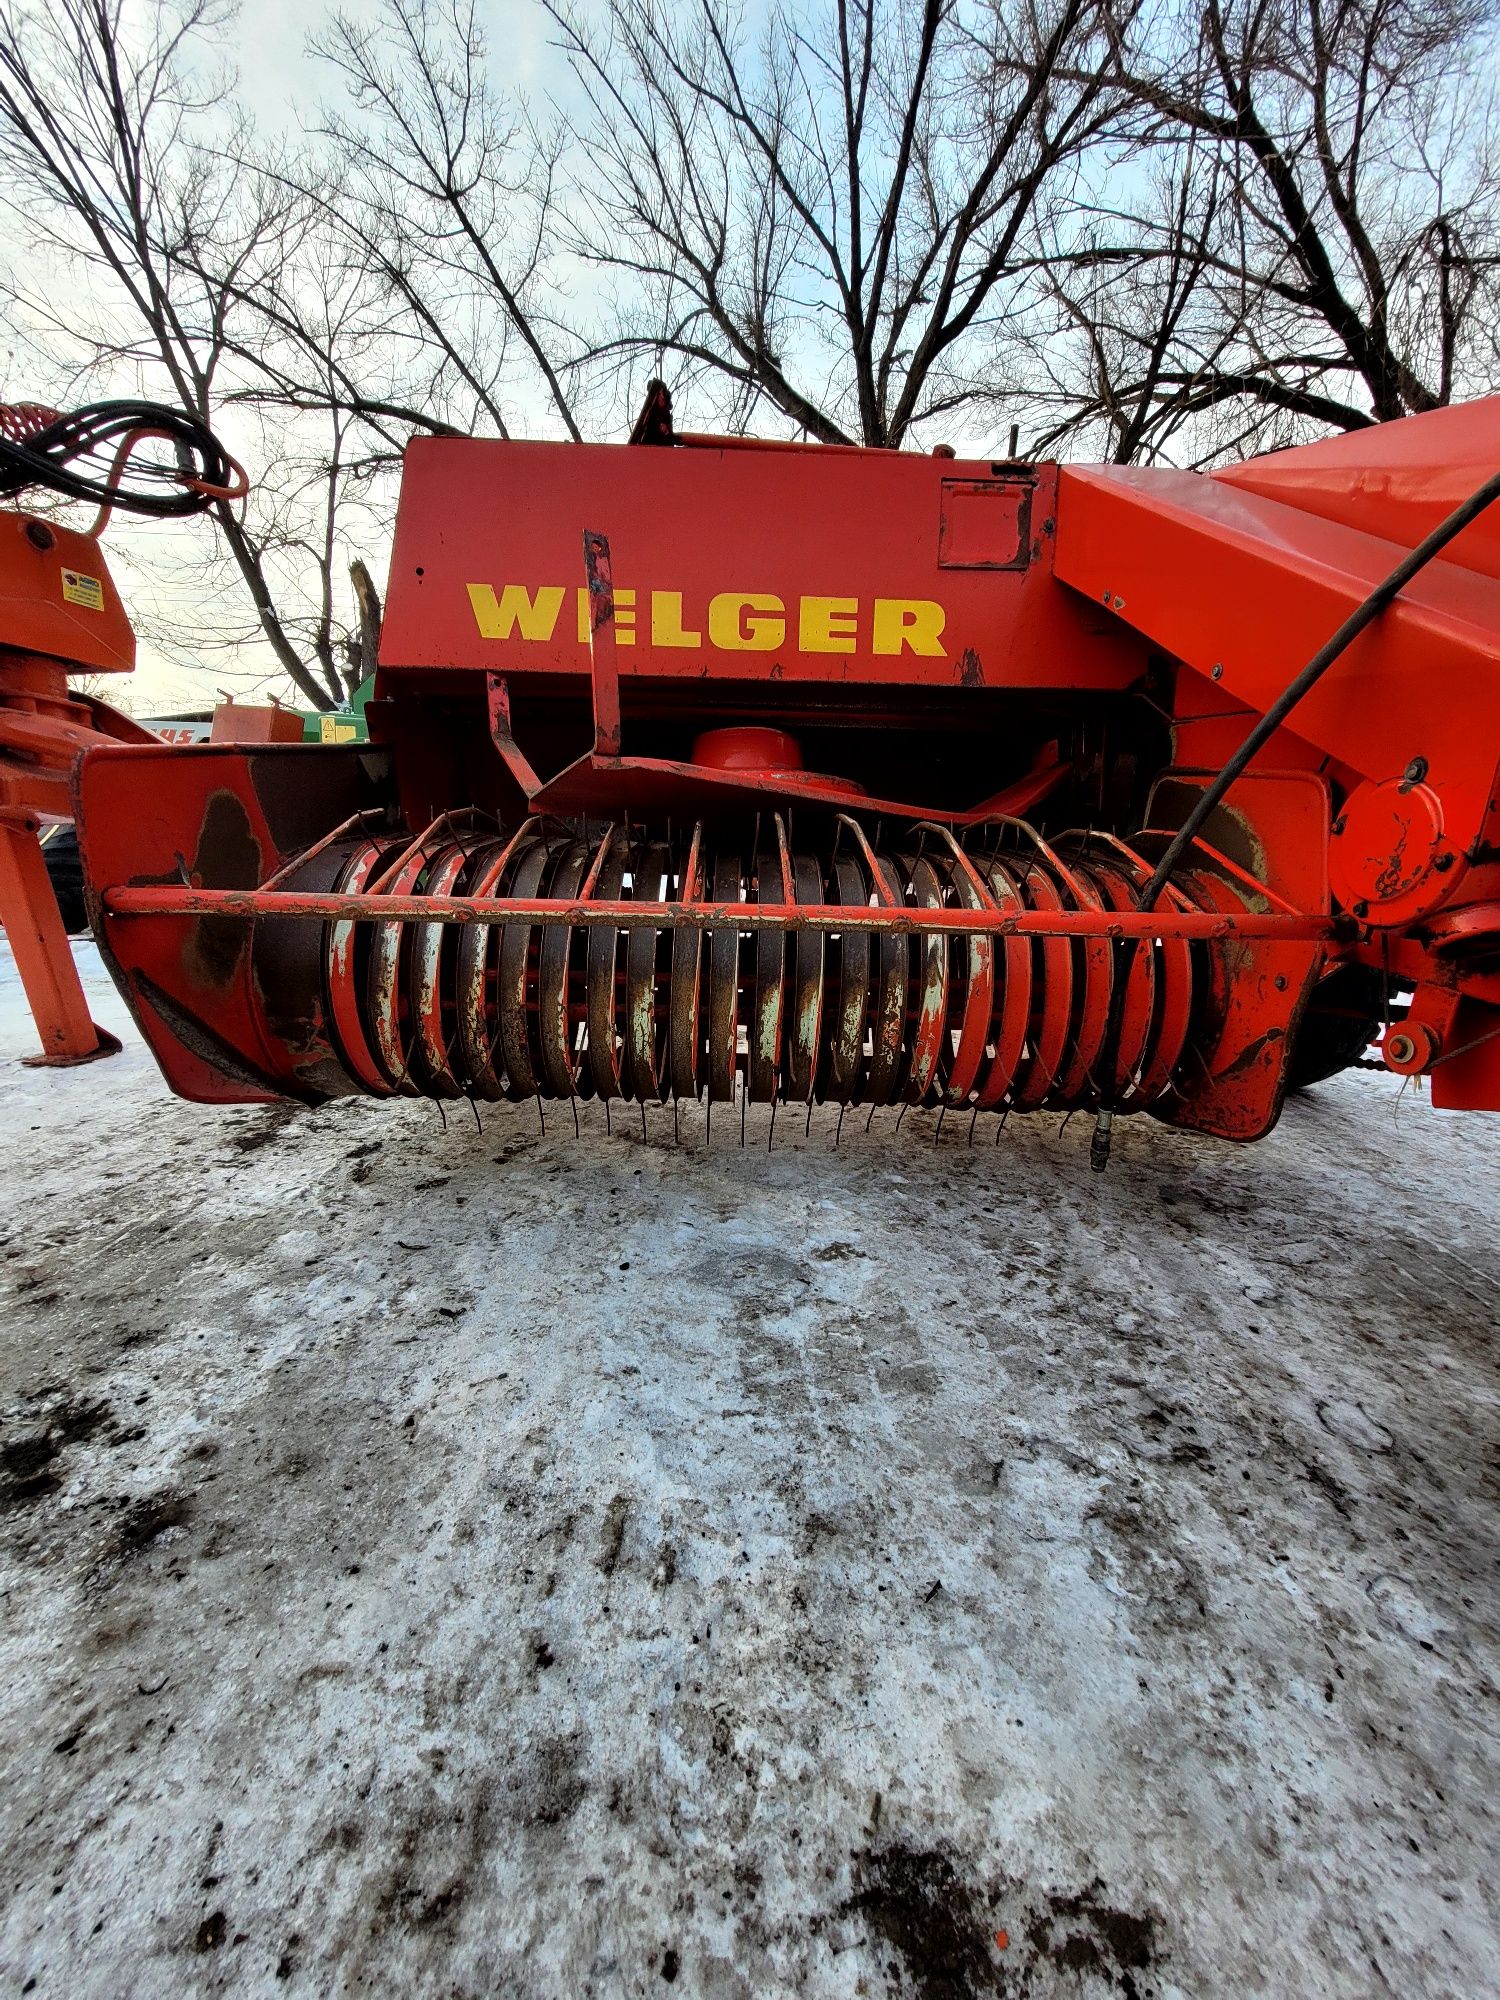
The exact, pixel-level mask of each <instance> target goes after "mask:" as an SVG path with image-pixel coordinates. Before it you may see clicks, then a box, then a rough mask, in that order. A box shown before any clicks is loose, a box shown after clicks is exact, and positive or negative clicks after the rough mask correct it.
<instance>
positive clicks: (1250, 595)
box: [76, 389, 1500, 1165]
mask: <svg viewBox="0 0 1500 2000" xmlns="http://www.w3.org/2000/svg"><path fill="white" fill-rule="evenodd" d="M636 439H637V441H633V442H632V444H631V445H629V446H624V447H616V446H577V445H553V444H532V443H507V442H491V441H478V440H465V439H449V438H444V439H421V440H418V441H415V442H413V444H412V445H411V446H410V447H409V449H408V452H407V458H406V467H405V475H404V480H403V485H402V492H401V500H400V509H399V516H398V522H397V531H396V540H395V548H394V554H393V558H392V567H391V578H390V586H389V591H388V596H387V615H386V622H385V629H384V633H383V637H382V643H381V664H380V669H379V674H378V679H377V685H376V689H375V696H374V698H373V699H372V700H371V702H370V704H369V708H368V720H369V725H370V742H369V744H368V745H348V746H345V745H329V746H311V747H304V746H296V747H291V746H281V745H276V744H267V745H264V746H259V745H257V746H249V745H244V744H236V745H218V744H214V745H205V746H199V747H194V748H191V749H186V750H175V749H174V750H172V751H167V750H165V749H163V748H162V747H161V746H147V745H137V744H127V743H124V742H118V743H111V744H104V745H96V746H95V747H93V748H91V749H90V750H89V752H88V754H87V756H86V757H85V758H84V759H83V761H82V764H81V768H80V771H79V775H78V779H77V790H76V798H77V815H78V820H79V826H80V837H81V841H82V847H83V853H84V859H85V864H86V869H87V875H88V879H89V883H90V894H91V897H92V907H93V912H94V916H95V928H96V934H97V935H98V938H99V941H100V944H101V948H102V949H103V951H104V953H105V956H106V958H107V959H108V961H109V962H110V964H111V967H112V969H113V971H114V974H115V977H116V979H117V981H118V983H119V986H120V990H121V991H122V993H123V994H124V995H125V997H126V998H127V1000H128V1001H129V1003H130V1005H131V1007H132V1009H133V1011H134V1014H135V1017H136V1019H137V1020H138V1022H139V1023H140V1026H141V1030H142V1032H143V1034H144V1035H145V1037H146V1039H147V1041H148V1042H149V1043H150V1045H151V1047H152V1049H153V1050H154V1051H155V1053H156V1056H157V1059H158V1061H159V1062H160V1064H161V1067H162V1069H163V1072H164V1074H165V1075H166V1077H167V1079H168V1081H169V1082H170V1083H171V1085H172V1086H173V1088H174V1089H176V1090H177V1091H179V1092H181V1093H183V1094H184V1095H187V1096H190V1097H195V1098H199V1099H202V1100H205V1101H211V1102H259V1101H266V1100H269V1099H272V1098H276V1097H280V1096H287V1097H293V1098H298V1099H301V1100H303V1101H308V1102H316V1101H318V1100H320V1099H323V1098H326V1097H329V1096H335V1095H339V1094H343V1093H347V1092H351V1091H360V1092H367V1093H371V1094H375V1095H385V1096H389V1095H407V1094H413V1093H420V1094H426V1095H431V1096H436V1097H440V1098H443V1097H446V1098H453V1097H458V1096H468V1097H470V1098H473V1099H485V1098H502V1097H503V1098H511V1099H528V1098H535V1099H537V1100H542V1099H563V1100H570V1101H571V1102H572V1103H573V1105H574V1108H575V1110H576V1108H577V1105H578V1104H579V1102H580V1101H582V1100H585V1099H589V1098H599V1099H603V1100H604V1102H605V1104H606V1106H607V1105H608V1104H609V1103H610V1102H611V1101H613V1100H619V1099H627V1100H631V1101H633V1102H636V1103H638V1104H639V1105H640V1106H641V1107H642V1115H643V1116H644V1115H645V1107H647V1106H648V1105H651V1104H660V1105H669V1104H670V1105H675V1104H676V1103H677V1102H678V1101H679V1100H682V1099H704V1100H706V1101H707V1104H708V1107H709V1112H710V1116H711V1115H712V1111H713V1109H714V1107H715V1106H718V1105H729V1104H731V1103H732V1102H734V1100H736V1098H738V1101H739V1105H740V1118H741V1121H743V1118H744V1107H745V1106H746V1105H747V1104H751V1103H760V1104H767V1105H771V1106H776V1105H784V1104H792V1105H796V1106H799V1107H801V1106H811V1105H812V1104H814V1103H819V1102H830V1103H835V1104H837V1105H838V1106H840V1107H841V1109H842V1108H847V1107H855V1106H857V1107H860V1108H861V1109H862V1110H866V1111H867V1112H868V1111H873V1109H874V1108H875V1107H877V1106H881V1105H893V1106H900V1105H911V1104H918V1105H928V1106H934V1107H938V1108H940V1109H941V1110H943V1111H945V1112H951V1113H953V1114H956V1115H960V1116H963V1117H965V1118H967V1119H969V1120H970V1121H971V1130H972V1125H973V1122H977V1120H978V1118H979V1116H980V1114H983V1113H1002V1114H1003V1113H1006V1112H1010V1111H1017V1112H1019V1111H1035V1110H1040V1109H1048V1110H1059V1111H1062V1110H1070V1109H1082V1110H1085V1111H1086V1112H1089V1113H1091V1114H1092V1115H1093V1121H1094V1145H1093V1157H1094V1163H1095V1164H1096V1165H1102V1164H1103V1163H1104V1160H1105V1159H1106V1158H1107V1155H1108V1147H1109V1139H1110V1131H1111V1126H1112V1122H1113V1120H1114V1118H1115V1116H1116V1115H1117V1114H1118V1113H1121V1112H1128V1111H1137V1110H1138V1111H1149V1112H1151V1113H1153V1114H1154V1115H1156V1116H1158V1117H1160V1118H1164V1119H1167V1120H1169V1121H1170V1122H1172V1123H1174V1124H1178V1125H1183V1126H1189V1127H1192V1128H1194V1129H1196V1130H1199V1131H1202V1132H1206V1133H1213V1134H1217V1135H1220V1136H1222V1137H1227V1138H1235V1139H1251V1138H1255V1137H1257V1136H1259V1135H1260V1134H1262V1133H1264V1132H1266V1131H1267V1130H1269V1128H1270V1127H1271V1125H1272V1124H1273V1123H1274V1121H1275V1119H1276V1117H1277V1115H1278V1112H1279V1110H1280V1107H1281V1104H1282V1101H1283V1097H1284V1095H1285V1092H1286V1090H1287V1089H1288V1087H1289V1085H1292V1084H1295V1083H1297V1082H1305V1081H1308V1080H1310V1079H1312V1078H1313V1077H1316V1076H1318V1075H1322V1074H1327V1073H1329V1072H1330V1071H1332V1070H1333V1069H1336V1068H1338V1067H1340V1066H1341V1065H1344V1064H1347V1063H1349V1062H1352V1061H1355V1060H1357V1059H1359V1057H1360V1055H1361V1052H1362V1051H1363V1049H1364V1048H1365V1047H1366V1046H1367V1044H1368V1043H1369V1041H1370V1039H1371V1038H1372V1037H1375V1036H1378V1037H1379V1040H1380V1048H1381V1054H1382V1058H1383V1061H1384V1063H1385V1065H1386V1067H1387V1068H1389V1069H1391V1070H1393V1071H1395V1072H1397V1073H1398V1074H1400V1075H1403V1076H1416V1075H1428V1076H1430V1078H1431V1085H1432V1092H1433V1096H1434V1098H1435V1100H1436V1101H1437V1102H1438V1103H1440V1104H1445V1105H1461V1106H1474V1107H1484V1108H1489V1109H1500V784H1497V765H1500V516H1497V513H1496V512H1495V511H1493V510H1490V511H1487V509H1488V506H1489V501H1490V500H1492V499H1493V498H1494V497H1495V494H1496V493H1497V492H1500V479H1497V478H1496V477H1495V474H1496V468H1497V467H1500V398H1497V399H1492V400H1490V401H1488V402H1484V403H1479V404H1474V405H1471V406H1469V407H1467V408H1464V409H1454V410H1449V411H1443V412H1438V413H1436V414H1434V415H1431V416H1424V417H1418V418H1413V419H1410V420H1407V421H1405V422H1402V423H1399V424H1392V425H1388V426H1384V427H1381V428H1371V429H1370V430H1368V431H1364V432H1360V433H1358V434H1355V435H1352V436H1348V437H1343V438H1339V439H1335V440H1332V441H1329V442H1327V443H1323V444H1318V445H1313V446H1308V447H1304V448H1302V449H1299V450H1295V451H1289V452H1284V453H1279V454H1276V455H1274V456H1271V457H1268V458H1264V459H1259V460H1254V461H1252V462H1250V463H1249V464H1246V465H1243V466H1239V467H1235V468H1232V469H1228V470H1225V471H1223V472H1220V473H1216V474H1214V475H1212V476H1210V477H1206V478H1205V477H1200V476H1198V475H1195V474H1189V473H1179V472H1172V471H1144V470H1134V469H1127V468H1119V467H1071V466H1058V465H1051V464H1044V465H1031V464H1019V463H1013V462H1010V461H999V462H992V461H989V460H971V461H965V460H958V459H956V458H954V457H952V456H951V455H946V456H944V455H939V456H933V457H930V458H928V457H917V456H913V455H905V454H898V453H894V452H879V451H861V450H850V449H837V448H830V447H800V446H785V445H771V444H758V443H755V442H752V441H747V440H742V439H732V438H707V437H699V436H682V435H677V434H675V433H674V432H673V430H672V426H671V421H670V408H669V405H668V404H667V401H666V398H665V395H664V392H661V391H660V390H659V389H656V390H653V403H652V421H651V422H649V423H645V422H643V424H642V425H641V426H638V429H637V434H636ZM742 1129H743V1123H742Z"/></svg>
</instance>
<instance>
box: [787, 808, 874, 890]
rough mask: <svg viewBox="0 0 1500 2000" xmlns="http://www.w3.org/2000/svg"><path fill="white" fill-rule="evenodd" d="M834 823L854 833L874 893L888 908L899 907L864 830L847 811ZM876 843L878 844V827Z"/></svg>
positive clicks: (839, 815)
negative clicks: (868, 872)
mask: <svg viewBox="0 0 1500 2000" xmlns="http://www.w3.org/2000/svg"><path fill="white" fill-rule="evenodd" d="M835 825H837V826H847V827H848V829H849V831H850V832H851V833H852V834H853V835H854V838H855V840H856V841H857V842H858V844H859V851H860V853H861V854H862V855H863V856H864V858H865V866H866V867H867V868H868V869H869V871H870V880H871V882H872V883H873V884H874V888H875V894H876V895H877V896H878V897H879V898H880V900H881V902H882V903H884V904H885V906H886V908H887V909H888V910H896V909H899V908H900V907H901V898H900V897H899V896H898V895H896V894H895V892H894V891H893V890H892V888H891V885H890V883H889V882H887V880H886V878H885V874H884V872H883V871H882V869H881V866H880V863H879V862H878V861H877V860H876V859H875V849H874V848H873V847H871V845H870V843H869V841H868V840H867V839H866V838H865V830H864V828H863V827H862V826H861V825H860V823H859V821H858V820H857V819H851V818H850V816H849V814H848V813H840V814H838V816H837V818H836V820H835ZM876 845H877V846H878V845H879V839H878V829H877V841H876ZM788 900H790V898H788Z"/></svg>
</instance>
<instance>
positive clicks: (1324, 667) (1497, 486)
mask: <svg viewBox="0 0 1500 2000" xmlns="http://www.w3.org/2000/svg"><path fill="white" fill-rule="evenodd" d="M1497 499H1500V472H1495V473H1492V474H1491V475H1490V477H1489V478H1488V479H1487V480H1485V482H1484V484H1483V485H1482V486H1479V487H1476V488H1475V490H1474V491H1473V492H1472V493H1471V494H1470V495H1469V497H1468V499H1467V500H1464V501H1461V502H1460V504H1459V505H1458V506H1457V507H1455V508H1454V509H1453V512H1452V513H1451V514H1449V515H1448V516H1447V517H1446V519H1444V520H1442V521H1440V522H1439V523H1438V525H1437V526H1436V527H1435V528H1434V529H1433V530H1432V532H1431V534H1430V535H1426V536H1424V537H1423V539H1422V540H1421V541H1420V542H1418V543H1417V546H1416V547H1415V548H1414V549H1412V550H1411V551H1410V553H1409V554H1407V555H1405V556H1403V557H1402V558H1401V560H1400V562H1398V563H1397V565H1396V567H1395V568H1394V569H1393V570H1392V571H1391V572H1390V574H1389V575H1388V576H1386V577H1384V578H1383V579H1382V580H1381V581H1380V582H1379V583H1377V584H1376V586H1375V588H1374V589H1373V590H1372V591H1371V592H1370V594H1369V596H1368V597H1366V598H1365V599H1364V600H1363V602H1362V603H1360V604H1358V605H1356V607H1355V608H1354V610H1353V611H1351V612H1350V614H1349V616H1348V617H1347V618H1346V619H1345V620H1344V622H1343V624H1342V625H1340V626H1339V628H1338V630H1337V631H1336V632H1335V633H1333V635H1332V636H1331V637H1330V638H1328V639H1326V640H1325V641H1324V642H1323V644H1322V645H1321V646H1320V647H1319V648H1318V650H1317V652H1316V653H1314V654H1313V656H1312V658H1311V659H1310V660H1309V661H1308V663H1307V665H1306V666H1305V667H1304V668H1303V669H1302V671H1301V673H1300V674H1298V675H1297V677H1296V679H1295V680H1292V681H1289V682H1288V683H1287V685H1286V687H1285V688H1283V689H1282V691H1281V693H1280V694H1279V695H1278V696H1277V697H1276V699H1275V701H1273V702H1272V704H1271V706H1270V707H1269V708H1268V709H1267V710H1266V712H1265V714H1264V715H1263V716H1262V717H1261V719H1260V721H1259V722H1257V723H1256V725H1255V727H1254V728H1253V729H1252V730H1251V731H1250V733H1249V735H1248V736H1247V737H1246V738H1245V740H1244V742H1243V743H1242V744H1241V745H1240V747H1239V749H1238V750H1236V751H1235V753H1234V755H1233V756H1232V757H1231V758H1230V759H1229V761H1228V762H1227V763H1226V764H1225V765H1224V767H1223V769H1222V770H1221V771H1220V772H1219V775H1218V776H1217V777H1216V778H1215V779H1214V780H1213V782H1212V784H1209V785H1206V786H1205V787H1204V789H1203V790H1202V792H1200V793H1199V795H1198V798H1197V801H1196V803H1195V804H1194V806H1193V808H1192V811H1191V812H1189V814H1188V816H1187V818H1186V819H1185V820H1184V821H1183V822H1182V825H1181V826H1180V827H1179V828H1178V829H1177V831H1176V833H1175V834H1173V836H1172V838H1171V840H1169V841H1168V843H1167V846H1166V850H1165V852H1164V853H1163V854H1162V857H1161V860H1160V861H1158V862H1157V864H1156V869H1155V872H1154V873H1153V875H1152V877H1151V879H1150V881H1149V882H1148V883H1147V884H1146V886H1145V888H1144V889H1143V890H1142V891H1141V894H1140V896H1139V897H1138V898H1137V904H1136V906H1137V908H1138V909H1142V910H1154V909H1155V908H1156V904H1157V900H1158V898H1159V897H1160V895H1161V893H1162V891H1163V889H1165V888H1166V886H1167V884H1168V882H1169V881H1170V880H1171V878H1172V872H1173V870H1174V869H1175V868H1176V867H1177V865H1178V863H1179V862H1180V861H1181V860H1182V857H1183V856H1184V855H1185V854H1186V853H1187V851H1188V849H1189V848H1190V847H1191V846H1192V844H1193V842H1194V840H1196V839H1197V837H1198V834H1199V833H1200V832H1201V831H1202V828H1203V826H1204V825H1205V823H1206V822H1207V820H1208V819H1209V816H1210V815H1211V814H1212V813H1214V812H1215V811H1216V810H1217V809H1218V807H1219V806H1220V805H1221V804H1222V802H1223V800H1224V796H1225V794H1226V793H1227V792H1228V790H1229V788H1230V786H1231V785H1232V784H1233V783H1234V781H1235V779H1236V778H1238V777H1239V776H1240V775H1241V774H1242V773H1243V772H1244V770H1245V768H1246V766H1247V765H1248V764H1249V763H1250V761H1251V759H1252V758H1253V757H1254V756H1255V755H1256V754H1257V752H1259V751H1260V750H1262V749H1263V748H1264V747H1265V745H1266V743H1267V742H1269V740H1270V739H1271V737H1272V736H1274V735H1275V733H1276V731H1277V730H1278V729H1279V728H1280V727H1281V725H1282V724H1283V723H1284V722H1285V721H1286V719H1287V717H1288V716H1289V715H1290V714H1291V712H1292V710H1293V709H1294V708H1295V707H1296V706H1297V704H1298V702H1300V701H1301V700H1302V699H1303V697H1304V696H1305V695H1307V694H1309V693H1310V692H1311V691H1312V689H1313V688H1314V687H1316V685H1317V684H1318V682H1319V681H1320V680H1321V679H1322V678H1323V676H1324V674H1326V673H1327V671H1328V669H1329V668H1330V667H1331V666H1332V665H1333V663H1334V661H1335V660H1337V659H1338V657H1339V655H1340V654H1341V653H1343V652H1344V651H1345V650H1346V649H1347V648H1348V647H1349V646H1350V645H1352V644H1353V642H1354V641H1355V640H1356V639H1357V638H1358V637H1359V635H1360V633H1361V632H1363V631H1364V629H1365V627H1366V626H1367V625H1369V624H1370V623H1372V621H1373V620H1374V619H1376V618H1378V617H1379V616H1380V613H1381V612H1382V611H1384V609H1385V608H1386V606H1387V605H1388V604H1389V603H1390V601H1391V599H1392V598H1393V597H1395V596H1397V595H1398V593H1399V592H1401V591H1402V590H1404V589H1405V588H1406V586H1407V584H1409V583H1410V582H1411V580H1412V578H1413V577H1414V576H1416V575H1417V573H1418V571H1420V570H1423V569H1425V568H1426V567H1427V565H1428V563H1430V562H1431V561H1432V559H1433V557H1434V556H1436V555H1439V554H1441V552H1442V551H1443V549H1445V548H1446V547H1447V546H1448V544H1449V542H1451V541H1452V540H1453V538H1454V536H1455V535H1459V534H1462V532H1463V530H1464V529H1465V528H1467V527H1468V525H1469V523H1470V522H1471V521H1473V520H1475V519H1476V518H1477V517H1478V516H1479V515H1480V514H1482V513H1483V512H1484V510H1485V508H1486V507H1488V506H1489V505H1490V504H1491V503H1492V502H1493V501H1495V500H1497ZM1135 951H1136V941H1135V940H1133V939H1132V940H1131V941H1130V942H1129V944H1128V945H1127V947H1126V949H1125V952H1124V954H1123V960H1124V962H1123V964H1122V965H1121V966H1120V968H1119V971H1118V976H1117V978H1116V980H1115V984H1114V988H1113V990H1112V991H1111V994H1110V1005H1109V1017H1108V1020H1107V1022H1106V1024H1105V1033H1104V1050H1103V1053H1102V1055H1101V1058H1100V1061H1101V1067H1102V1073H1103V1075H1104V1076H1106V1077H1111V1076H1113V1075H1114V1071H1115V1064H1116V1062H1117V1060H1118V1056H1119V1042H1120V1028H1121V1023H1122V1018H1123V1014H1124V1001H1125V992H1124V989H1125V982H1126V980H1127V979H1128V978H1129V976H1130V967H1131V963H1132V961H1133V959H1134V956H1135ZM1113 1120H1114V1107H1113V1106H1112V1105H1110V1104H1109V1103H1108V1102H1106V1103H1105V1104H1103V1105H1101V1107H1100V1110H1099V1115H1098V1118H1097V1120H1096V1122H1095V1125H1094V1137H1093V1141H1092V1144H1091V1146H1090V1149H1089V1157H1090V1163H1091V1165H1092V1166H1093V1169H1094V1172H1095V1173H1103V1171H1104V1169H1105V1167H1106V1166H1107V1165H1108V1164H1109V1143H1110V1127H1111V1125H1112V1123H1113Z"/></svg>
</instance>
